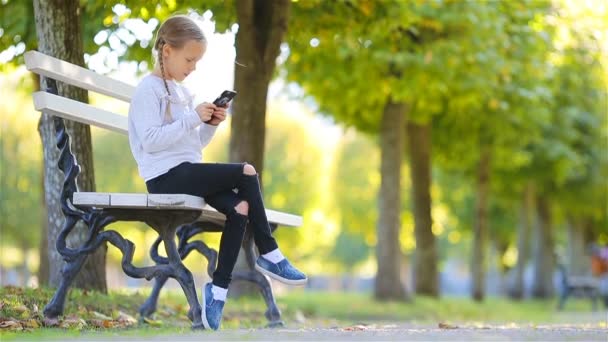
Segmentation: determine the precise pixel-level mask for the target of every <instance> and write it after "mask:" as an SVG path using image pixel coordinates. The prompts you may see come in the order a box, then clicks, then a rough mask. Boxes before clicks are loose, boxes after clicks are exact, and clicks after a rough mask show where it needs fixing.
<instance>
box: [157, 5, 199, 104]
mask: <svg viewBox="0 0 608 342" xmlns="http://www.w3.org/2000/svg"><path fill="white" fill-rule="evenodd" d="M190 40H196V41H199V42H202V43H206V42H207V39H206V38H205V35H204V34H203V31H202V30H201V29H200V27H198V25H197V24H196V22H194V20H192V19H190V18H189V17H188V16H185V15H174V16H172V17H170V18H169V19H167V20H165V22H164V23H163V24H162V25H161V26H160V28H159V29H158V33H157V34H156V42H155V43H154V50H155V51H156V61H157V62H158V64H159V66H160V73H161V75H162V78H163V83H164V84H165V89H166V90H167V94H169V95H171V92H170V91H169V85H168V84H167V79H166V75H165V64H164V61H163V47H164V46H165V45H167V44H168V45H169V46H171V47H173V48H176V49H180V48H182V47H184V45H185V44H186V42H188V41H190Z"/></svg>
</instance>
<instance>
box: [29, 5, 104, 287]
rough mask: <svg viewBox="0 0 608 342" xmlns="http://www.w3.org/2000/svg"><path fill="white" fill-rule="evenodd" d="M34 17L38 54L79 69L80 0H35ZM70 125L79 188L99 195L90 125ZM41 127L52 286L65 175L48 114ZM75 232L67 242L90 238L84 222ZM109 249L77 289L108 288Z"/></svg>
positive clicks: (72, 90) (93, 261)
mask: <svg viewBox="0 0 608 342" xmlns="http://www.w3.org/2000/svg"><path fill="white" fill-rule="evenodd" d="M34 15H35V17H36V32H37V36H38V42H39V44H38V50H39V51H40V52H42V53H45V54H47V55H50V56H53V57H56V58H59V59H62V60H65V61H67V62H70V63H73V64H76V65H81V66H82V65H84V58H83V56H84V52H83V48H82V33H81V32H82V28H81V17H80V8H79V1H76V0H69V1H59V0H53V1H48V2H47V1H39V0H35V1H34ZM46 87H47V84H46V82H43V84H42V85H41V88H42V89H46ZM57 88H58V91H59V94H61V95H62V96H65V97H69V98H72V99H75V100H78V101H81V102H88V99H87V93H86V91H85V90H82V89H78V88H76V87H70V86H65V85H63V84H61V83H58V87H57ZM66 127H67V129H68V132H69V134H70V136H71V137H72V152H73V153H74V155H75V157H76V159H77V160H78V162H79V164H80V166H81V172H80V174H79V177H78V179H77V181H78V186H79V188H80V189H81V190H82V191H95V175H94V172H93V152H92V147H91V132H90V128H89V126H88V125H83V124H79V123H74V122H70V121H66ZM38 129H39V132H40V137H41V139H42V144H43V149H44V175H45V176H44V177H45V178H44V179H45V182H44V183H45V186H44V188H45V198H46V203H47V211H48V219H49V221H48V222H49V224H48V242H49V249H48V251H49V259H50V260H52V262H51V263H50V267H51V270H50V272H49V274H50V281H49V284H50V285H51V286H57V285H58V284H59V281H60V277H61V272H60V270H59V268H60V267H61V266H62V265H63V262H62V261H61V255H60V254H59V253H58V252H57V250H56V248H54V247H55V242H56V239H57V236H58V235H59V232H60V231H61V228H62V227H61V225H62V223H63V219H62V217H63V213H62V211H61V204H60V203H59V200H58V199H59V198H60V193H61V189H62V185H63V178H64V176H63V175H62V174H61V172H60V171H59V169H58V167H57V161H58V159H59V152H58V150H57V148H56V147H55V145H56V142H55V139H54V138H55V131H54V126H53V123H52V118H51V116H50V115H48V114H45V113H43V114H42V116H41V119H40V124H39V128H38ZM75 232H76V234H75V236H73V237H71V238H70V239H69V243H70V244H76V245H79V244H80V243H82V242H83V241H84V240H85V239H86V238H87V234H86V233H87V229H86V227H84V226H83V224H82V222H81V223H80V224H79V226H77V227H76V229H75ZM106 248H107V247H106V246H105V245H104V246H102V247H100V248H99V249H98V250H97V251H96V252H94V253H92V254H90V255H89V257H88V258H87V261H86V262H85V264H84V266H83V268H82V269H81V271H80V273H79V274H78V276H77V277H76V279H75V280H74V286H76V287H80V288H88V289H96V290H100V291H103V292H105V291H106V290H107V287H106V278H105V253H106Z"/></svg>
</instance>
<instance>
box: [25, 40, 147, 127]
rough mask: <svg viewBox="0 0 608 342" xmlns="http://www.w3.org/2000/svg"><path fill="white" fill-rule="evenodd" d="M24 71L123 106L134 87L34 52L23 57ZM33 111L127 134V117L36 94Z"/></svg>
mask: <svg viewBox="0 0 608 342" xmlns="http://www.w3.org/2000/svg"><path fill="white" fill-rule="evenodd" d="M25 65H26V66H27V69H28V70H30V71H32V72H34V73H37V74H39V75H41V76H46V77H49V78H52V79H55V80H58V81H60V82H63V83H66V84H70V85H73V86H76V87H79V88H82V89H86V90H90V91H93V92H96V93H99V94H103V95H107V96H110V97H112V98H115V99H119V100H122V101H125V102H130V101H131V96H132V95H133V92H134V91H135V87H133V86H132V85H129V84H127V83H125V82H122V81H118V80H115V79H112V78H110V77H106V76H103V75H99V74H98V73H96V72H93V71H91V70H88V69H85V68H83V67H80V66H77V65H74V64H71V63H68V62H65V61H62V60H60V59H57V58H54V57H50V56H47V55H45V54H43V53H40V52H38V51H28V52H26V53H25ZM33 98H34V108H35V109H36V110H37V111H40V112H42V111H44V112H46V113H49V114H51V115H55V116H59V117H62V118H64V119H68V120H72V121H77V122H81V123H84V124H88V125H93V126H98V127H102V128H105V129H109V130H112V131H115V132H118V133H122V134H127V127H128V122H127V117H126V116H124V115H120V114H117V113H114V112H111V111H108V110H105V109H101V108H97V107H95V106H91V105H89V104H86V103H82V102H79V101H75V100H72V99H68V98H65V97H62V96H57V95H54V94H50V93H48V92H46V91H38V92H35V93H34V95H33Z"/></svg>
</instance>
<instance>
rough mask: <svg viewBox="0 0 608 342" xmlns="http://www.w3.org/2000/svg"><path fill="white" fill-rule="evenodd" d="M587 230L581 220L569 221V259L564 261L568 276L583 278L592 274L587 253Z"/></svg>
mask: <svg viewBox="0 0 608 342" xmlns="http://www.w3.org/2000/svg"><path fill="white" fill-rule="evenodd" d="M585 228H586V226H585V224H584V223H583V222H582V221H581V220H576V219H572V218H571V219H570V220H568V259H567V260H564V264H565V265H566V266H567V269H568V274H572V275H576V276H583V275H589V273H590V272H591V259H590V258H589V256H588V255H587V253H586V252H585V249H586V248H585V247H586V246H585Z"/></svg>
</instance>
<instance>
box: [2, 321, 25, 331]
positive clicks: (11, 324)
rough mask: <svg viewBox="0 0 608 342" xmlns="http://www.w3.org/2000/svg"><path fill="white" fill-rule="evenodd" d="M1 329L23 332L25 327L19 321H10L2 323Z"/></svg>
mask: <svg viewBox="0 0 608 342" xmlns="http://www.w3.org/2000/svg"><path fill="white" fill-rule="evenodd" d="M0 329H8V330H23V326H21V323H20V322H19V321H15V320H8V321H2V322H0Z"/></svg>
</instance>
